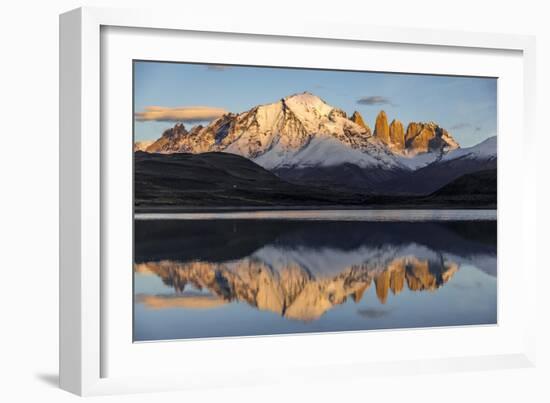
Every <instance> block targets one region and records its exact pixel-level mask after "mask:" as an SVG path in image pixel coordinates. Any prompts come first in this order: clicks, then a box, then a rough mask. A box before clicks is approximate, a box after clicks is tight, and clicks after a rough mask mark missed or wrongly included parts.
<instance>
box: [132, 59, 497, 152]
mask: <svg viewBox="0 0 550 403" xmlns="http://www.w3.org/2000/svg"><path fill="white" fill-rule="evenodd" d="M304 91H309V92H311V93H313V94H315V95H317V96H319V97H320V98H322V99H323V100H324V101H325V102H327V103H328V104H329V105H331V106H333V107H337V108H340V109H343V110H344V111H345V112H346V113H348V115H351V114H352V113H353V112H354V111H359V112H360V113H361V115H362V116H363V119H364V120H365V122H366V123H367V124H368V125H369V126H370V127H371V129H372V128H373V127H374V122H375V119H376V115H377V114H378V112H379V111H380V110H384V111H386V113H387V115H388V119H389V121H390V122H391V120H393V119H394V118H395V119H399V120H400V121H401V122H402V123H403V125H404V126H405V127H406V125H407V124H408V123H409V122H412V121H416V122H419V121H420V122H427V121H434V122H436V123H438V124H439V125H440V126H441V127H443V128H445V129H447V130H448V131H449V132H450V133H451V135H452V136H453V137H454V138H455V139H456V140H457V141H458V142H459V144H460V145H461V146H462V147H469V146H472V145H475V144H478V143H479V142H481V141H483V140H485V139H486V138H488V137H491V136H495V135H496V134H497V79H496V78H480V77H458V76H435V75H419V74H396V73H379V72H350V71H335V70H312V69H291V68H272V67H247V66H218V65H205V64H188V63H163V62H146V61H136V62H134V113H135V115H134V122H135V125H134V129H135V130H134V131H135V133H134V135H135V141H142V140H154V139H157V138H158V137H160V135H161V134H162V132H163V131H164V130H166V129H168V128H170V127H172V126H173V125H174V124H175V123H177V122H181V123H184V124H185V126H186V127H187V128H188V129H190V128H191V127H192V126H194V125H196V124H203V125H204V124H207V123H208V122H209V121H211V120H213V119H215V118H216V117H218V116H221V114H223V113H225V112H233V113H240V112H244V111H247V110H249V109H250V108H252V107H254V106H256V105H260V104H266V103H272V102H276V101H278V100H280V99H281V98H284V97H286V96H288V95H292V94H296V93H300V92H304Z"/></svg>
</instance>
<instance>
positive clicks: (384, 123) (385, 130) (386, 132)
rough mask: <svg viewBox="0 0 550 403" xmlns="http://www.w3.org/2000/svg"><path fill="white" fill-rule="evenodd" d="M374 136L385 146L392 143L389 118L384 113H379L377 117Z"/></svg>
mask: <svg viewBox="0 0 550 403" xmlns="http://www.w3.org/2000/svg"><path fill="white" fill-rule="evenodd" d="M374 136H375V137H377V138H378V139H379V140H380V141H382V142H383V143H384V144H389V143H390V128H389V126H388V116H387V115H386V112H384V111H380V112H379V113H378V116H376V123H375V126H374Z"/></svg>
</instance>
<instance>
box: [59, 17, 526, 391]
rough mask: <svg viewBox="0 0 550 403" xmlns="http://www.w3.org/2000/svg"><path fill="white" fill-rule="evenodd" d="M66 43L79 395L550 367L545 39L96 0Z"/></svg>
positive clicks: (66, 372) (66, 224)
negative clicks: (544, 239) (539, 212)
mask: <svg viewBox="0 0 550 403" xmlns="http://www.w3.org/2000/svg"><path fill="white" fill-rule="evenodd" d="M60 44H61V56H60V83H61V84H60V97H61V104H60V109H61V121H60V127H61V133H60V136H61V141H60V183H61V190H60V203H61V207H60V212H61V214H60V216H61V218H60V234H61V239H60V242H61V263H60V352H61V353H60V354H61V356H60V382H61V386H62V387H63V388H64V389H67V390H69V391H71V392H74V393H77V394H81V395H90V394H108V393H124V392H139V391H156V390H168V389H184V388H205V387H213V386H224V385H254V384H258V383H266V382H273V381H274V380H275V379H276V380H277V382H293V379H295V378H296V377H297V376H299V377H300V379H302V380H303V379H305V378H307V379H312V380H320V379H326V380H327V381H330V380H334V379H336V378H335V376H336V377H337V378H341V379H345V378H346V377H348V376H350V375H351V374H354V376H357V374H359V375H360V376H365V377H366V376H369V375H370V374H380V373H385V374H390V375H391V374H408V373H411V374H412V373H418V372H419V371H430V372H435V371H456V370H476V369H482V368H484V369H491V368H503V367H521V366H531V365H534V364H533V363H534V343H533V339H534V336H535V335H534V317H532V316H533V315H534V312H535V310H534V309H533V306H534V291H535V284H533V282H532V281H530V279H532V278H534V276H535V270H536V264H535V253H534V248H535V242H533V237H534V236H535V235H534V234H535V231H534V227H535V222H536V216H535V209H534V208H533V205H534V203H535V202H534V192H535V189H534V188H535V182H534V179H533V178H534V175H533V173H534V170H535V169H534V164H533V159H532V158H530V156H531V155H532V152H533V150H534V147H535V144H534V140H533V138H534V137H533V132H532V130H533V127H534V123H533V120H534V114H533V108H532V103H533V94H534V87H535V77H534V61H533V60H534V39H533V38H531V37H527V36H511V35H500V34H477V33H465V32H450V31H437V32H432V31H423V30H413V29H403V28H396V29H388V28H372V27H366V26H354V25H341V24H326V23H324V22H315V21H306V22H301V23H300V24H293V23H292V22H288V23H287V24H285V25H284V26H281V25H278V24H275V23H269V22H268V21H267V20H266V21H257V20H254V21H248V22H247V23H246V24H242V22H237V21H233V22H232V21H228V20H221V19H220V20H217V19H209V20H200V19H198V20H193V21H185V22H182V21H181V19H180V18H176V17H175V16H174V15H171V14H170V13H163V12H157V11H149V10H148V11H138V10H106V9H95V8H93V9H88V8H85V9H78V10H74V11H71V12H68V13H66V14H63V15H62V16H61V18H60ZM412 346H414V347H413V348H411V347H412ZM219 362H227V363H231V365H222V366H220V365H218V364H219ZM335 373H336V374H337V375H335Z"/></svg>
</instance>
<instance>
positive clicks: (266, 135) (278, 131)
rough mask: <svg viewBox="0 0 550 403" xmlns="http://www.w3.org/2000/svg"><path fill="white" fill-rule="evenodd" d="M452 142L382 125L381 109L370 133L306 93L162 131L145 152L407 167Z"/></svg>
mask: <svg viewBox="0 0 550 403" xmlns="http://www.w3.org/2000/svg"><path fill="white" fill-rule="evenodd" d="M456 148H458V143H456V141H455V140H454V139H453V138H452V136H451V135H450V134H448V133H447V131H446V130H444V129H442V128H440V127H439V126H438V125H437V124H435V123H415V122H413V123H411V124H409V126H408V127H407V131H406V132H405V131H404V130H403V125H402V124H401V122H399V121H397V120H394V121H393V122H392V123H391V125H388V122H387V117H386V114H385V112H383V111H382V112H381V113H380V115H379V116H378V118H377V124H376V129H375V132H374V134H373V133H371V130H370V128H369V126H368V125H367V124H366V123H365V122H364V120H363V118H362V117H361V115H360V114H359V112H354V114H353V115H352V116H351V117H350V118H348V116H347V115H346V113H345V112H344V111H342V110H341V109H338V108H335V107H333V106H331V105H329V104H327V103H326V102H325V101H323V100H322V99H321V98H319V97H318V96H316V95H313V94H311V93H309V92H304V93H300V94H295V95H291V96H288V97H286V98H283V99H281V100H279V101H277V102H274V103H271V104H265V105H259V106H256V107H254V108H252V109H250V110H249V111H246V112H243V113H240V114H232V113H230V114H226V115H224V116H222V117H220V118H218V119H216V120H214V121H213V122H212V123H211V124H209V125H208V126H206V127H202V126H196V127H194V128H193V129H192V130H191V131H187V130H186V129H185V127H184V126H183V125H182V124H177V125H176V126H174V127H173V128H171V129H169V130H167V131H165V132H164V133H163V135H162V136H161V138H159V139H158V140H157V141H156V142H155V143H153V144H152V145H150V146H149V147H147V148H146V149H145V151H147V152H161V153H174V152H188V153H201V152H207V151H223V152H228V153H233V154H238V155H241V156H244V157H247V158H249V159H252V160H253V161H254V162H256V163H257V164H259V165H261V166H262V167H264V168H266V169H270V170H277V169H283V168H290V167H293V168H306V167H312V166H324V167H326V166H337V165H340V164H343V163H349V164H353V165H356V166H358V167H361V168H366V167H371V168H379V169H380V168H382V169H390V170H391V169H411V166H415V165H414V164H412V165H411V164H410V163H408V160H410V159H414V158H415V157H416V156H417V155H419V154H429V158H424V160H425V161H424V163H427V162H429V161H432V160H435V159H436V158H438V157H440V154H441V153H445V152H447V151H449V150H453V149H456Z"/></svg>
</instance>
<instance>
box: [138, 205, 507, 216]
mask: <svg viewBox="0 0 550 403" xmlns="http://www.w3.org/2000/svg"><path fill="white" fill-rule="evenodd" d="M496 209H497V206H496V205H495V204H490V205H483V206H471V205H469V206H468V205H465V206H456V205H454V206H452V207H450V206H441V205H438V206H435V205H427V204H426V205H416V206H411V205H369V206H364V205H357V206H354V205H346V206H337V205H334V206H211V207H209V206H203V207H198V206H196V207H195V206H181V207H172V206H166V207H134V214H150V213H157V214H159V213H160V214H162V213H165V214H177V213H211V212H245V211H299V210H328V211H330V210H496Z"/></svg>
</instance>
